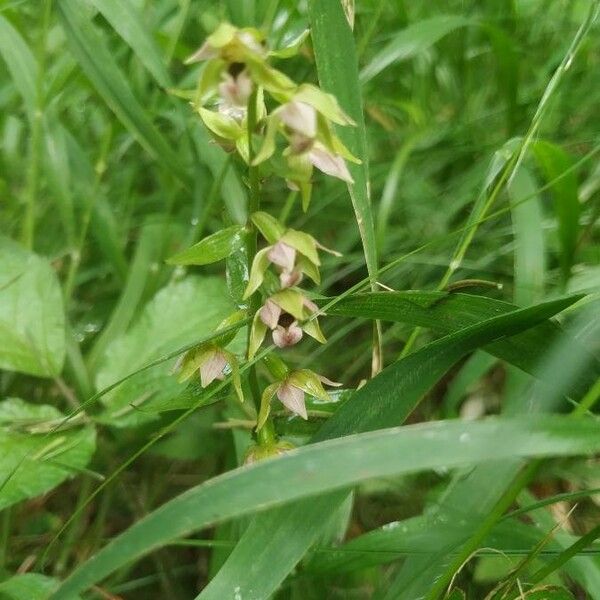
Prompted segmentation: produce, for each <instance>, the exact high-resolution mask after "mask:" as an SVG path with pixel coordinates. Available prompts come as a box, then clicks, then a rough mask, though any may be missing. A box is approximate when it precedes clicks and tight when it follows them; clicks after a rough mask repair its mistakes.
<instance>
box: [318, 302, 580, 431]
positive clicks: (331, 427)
mask: <svg viewBox="0 0 600 600" xmlns="http://www.w3.org/2000/svg"><path fill="white" fill-rule="evenodd" d="M575 300H577V297H576V296H572V297H570V298H569V297H567V298H563V299H560V300H555V301H552V302H546V303H543V304H539V305H537V306H534V307H531V308H525V309H518V310H514V311H511V312H508V313H506V314H503V315H499V316H496V317H492V318H489V319H487V320H485V321H482V322H480V323H477V324H475V325H471V326H470V327H466V328H464V329H460V330H458V331H456V332H455V333H452V334H450V335H448V336H446V337H443V338H440V339H439V340H436V341H435V342H432V343H431V344H428V345H427V346H425V347H424V348H422V349H421V350H419V351H417V352H414V353H413V354H409V355H408V356H406V357H405V358H404V359H403V360H399V361H397V362H395V363H392V364H391V365H390V366H388V367H386V368H385V369H384V370H383V371H382V372H381V373H380V374H379V375H378V376H377V377H374V378H373V379H371V380H370V381H368V382H367V383H366V384H365V385H364V386H363V387H362V388H361V389H360V390H358V391H357V392H356V393H355V394H354V395H353V396H352V398H351V399H350V400H349V401H348V402H346V404H344V405H343V406H341V407H340V408H339V410H338V411H337V413H336V415H335V418H332V419H330V420H329V421H327V423H325V425H323V427H322V428H321V430H320V432H319V434H318V437H319V439H328V438H332V437H337V436H339V435H348V434H349V433H355V432H359V431H369V430H372V429H378V428H381V427H385V426H386V425H387V424H389V423H390V422H391V423H402V422H404V420H405V419H406V417H408V415H409V414H410V412H411V411H412V410H413V409H414V407H415V405H416V401H415V399H414V398H415V395H416V398H417V401H418V399H420V398H421V397H422V396H423V394H425V392H427V390H428V389H429V388H430V387H431V385H432V384H433V383H434V382H435V381H437V380H438V379H439V378H440V377H441V376H442V375H443V374H444V373H445V372H446V371H447V370H448V369H449V368H450V367H451V366H452V365H453V364H455V363H456V362H457V361H458V359H459V358H461V357H462V356H465V355H466V354H468V353H469V352H471V351H473V350H475V349H476V348H480V347H482V346H485V345H487V344H488V342H490V341H491V340H494V339H496V340H497V339H498V338H500V337H508V336H511V335H516V334H518V333H520V332H522V331H523V330H526V329H529V328H531V327H533V326H535V325H537V324H538V323H541V322H542V321H545V320H546V319H548V318H550V317H552V316H553V315H555V314H556V313H558V312H560V311H562V310H564V309H565V308H567V307H568V306H570V305H571V304H573V302H575ZM500 331H502V332H503V334H502V335H500ZM407 378H408V382H407V381H406V379H407ZM402 385H410V395H408V394H406V395H403V394H401V393H400V389H401V386H402Z"/></svg>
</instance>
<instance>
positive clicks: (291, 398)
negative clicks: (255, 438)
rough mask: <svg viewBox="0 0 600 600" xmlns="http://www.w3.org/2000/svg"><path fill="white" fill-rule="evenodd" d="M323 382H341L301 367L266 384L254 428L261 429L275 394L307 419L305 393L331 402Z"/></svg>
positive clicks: (295, 412) (332, 384) (334, 383)
mask: <svg viewBox="0 0 600 600" xmlns="http://www.w3.org/2000/svg"><path fill="white" fill-rule="evenodd" d="M324 383H325V384H326V385H328V386H331V387H338V386H340V385H341V383H336V382H335V381H331V380H330V379H327V377H323V376H322V375H317V373H314V372H313V371H310V370H308V369H301V370H299V371H292V372H291V373H289V374H288V375H287V376H286V377H285V378H284V379H282V380H280V381H277V382H275V383H272V384H271V385H269V386H267V387H266V388H265V391H264V392H263V394H262V398H261V403H260V412H259V415H258V422H257V425H256V429H257V430H259V429H261V427H262V426H263V425H264V424H265V421H266V420H267V418H268V416H269V413H270V411H271V401H272V400H273V398H274V397H275V396H277V398H278V399H279V401H280V402H281V403H282V404H283V405H284V406H285V407H286V408H287V409H288V410H289V411H290V412H292V413H294V414H296V415H299V416H300V417H302V418H303V419H308V414H307V412H306V404H305V402H304V395H305V394H309V395H310V396H314V397H316V398H319V399H321V400H324V401H326V402H331V398H330V397H329V394H328V393H327V392H326V391H325V389H324V388H323V384H324Z"/></svg>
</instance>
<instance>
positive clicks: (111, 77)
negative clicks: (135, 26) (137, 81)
mask: <svg viewBox="0 0 600 600" xmlns="http://www.w3.org/2000/svg"><path fill="white" fill-rule="evenodd" d="M57 9H58V15H59V19H60V22H61V25H62V27H63V29H64V32H65V35H66V37H67V40H68V41H69V44H70V46H71V50H72V52H73V55H74V56H75V58H76V59H77V61H78V62H79V64H80V65H81V67H82V69H83V71H84V73H85V74H86V75H87V77H88V78H89V80H90V81H91V82H92V85H93V86H94V87H95V88H96V90H97V91H98V93H99V94H100V95H101V96H102V98H103V99H104V101H105V102H106V104H107V105H108V106H109V107H110V109H111V110H112V111H113V112H114V113H115V115H116V116H117V118H118V119H119V120H120V121H121V122H122V123H123V125H124V126H125V127H126V128H127V129H128V130H129V131H130V132H131V133H132V135H133V136H134V137H135V138H136V139H137V140H138V142H139V143H140V144H141V145H142V146H143V147H144V148H145V149H146V150H147V151H148V152H149V153H150V154H151V155H152V156H153V157H154V158H155V159H156V160H159V161H160V162H161V163H163V164H164V165H165V166H166V167H167V168H168V169H169V170H170V171H171V172H172V173H173V174H174V175H175V176H176V177H177V178H178V179H180V180H181V181H182V182H184V183H186V184H189V185H191V183H190V176H189V173H188V171H187V169H186V168H185V166H184V164H183V163H182V161H181V159H180V157H179V156H178V155H177V154H176V153H175V152H174V151H173V149H172V148H171V146H170V145H169V143H168V142H167V140H166V139H165V138H164V137H163V136H162V134H161V133H160V132H159V131H158V130H157V129H156V127H155V126H154V125H153V124H152V121H151V118H150V116H149V115H148V113H147V112H146V111H145V110H144V108H143V107H142V105H141V104H140V102H139V101H138V100H137V98H136V97H135V96H134V94H133V92H132V91H131V87H130V86H129V83H128V82H127V79H126V78H125V76H124V75H123V73H122V72H121V70H120V69H119V67H118V66H117V64H116V62H115V60H114V59H113V57H112V55H111V54H110V52H109V51H108V48H107V47H106V45H105V43H104V40H103V39H102V36H101V35H100V33H99V31H98V30H97V29H96V28H95V27H94V25H93V24H92V23H91V22H90V21H89V19H88V18H87V16H86V11H85V10H84V9H83V6H82V5H81V3H80V2H78V1H77V0H62V1H61V2H59V3H58V6H57Z"/></svg>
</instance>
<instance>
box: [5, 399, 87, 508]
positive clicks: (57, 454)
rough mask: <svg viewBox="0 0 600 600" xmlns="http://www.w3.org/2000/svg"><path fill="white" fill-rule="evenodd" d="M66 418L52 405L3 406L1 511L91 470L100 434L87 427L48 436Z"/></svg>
mask: <svg viewBox="0 0 600 600" xmlns="http://www.w3.org/2000/svg"><path fill="white" fill-rule="evenodd" d="M63 418H64V415H62V413H60V412H59V411H58V410H56V409H55V408H54V407H52V406H48V405H39V404H28V403H26V402H24V401H23V400H20V399H19V398H9V399H8V400H3V401H2V402H0V509H3V508H6V507H7V506H11V505H12V504H15V503H17V502H19V501H21V500H24V499H26V498H35V497H36V496H39V495H41V494H44V493H46V492H48V491H49V490H51V489H53V488H55V487H56V486H57V485H59V484H61V483H62V482H63V481H65V480H66V479H68V478H69V477H72V476H74V475H77V474H78V473H79V472H80V471H81V470H82V469H84V468H85V467H86V465H87V464H88V462H89V461H90V459H91V458H92V454H93V453H94V448H95V437H96V434H95V431H94V429H93V427H90V426H85V427H71V428H68V429H64V430H60V431H57V432H56V433H52V434H48V433H47V432H48V431H50V430H51V429H52V428H53V427H55V426H57V425H58V424H59V423H60V421H61V420H62V419H63Z"/></svg>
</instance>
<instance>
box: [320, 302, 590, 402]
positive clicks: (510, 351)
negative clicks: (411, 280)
mask: <svg viewBox="0 0 600 600" xmlns="http://www.w3.org/2000/svg"><path fill="white" fill-rule="evenodd" d="M515 308H516V307H515V305H514V304H509V303H508V302H503V301H501V300H494V299H492V298H486V297H485V296H475V295H471V294H459V293H456V294H455V293H447V292H420V291H409V292H382V293H370V294H357V295H355V296H350V297H348V298H344V299H343V300H341V301H340V302H338V303H337V304H335V305H334V306H332V307H330V308H328V309H327V313H328V314H330V315H335V314H337V315H344V316H348V317H363V318H367V319H381V320H382V321H397V322H402V323H409V324H410V325H417V326H419V327H428V328H431V329H433V330H434V331H438V332H440V333H450V332H453V331H459V330H460V329H462V328H463V327H468V326H469V325H473V324H475V323H478V322H480V321H483V320H485V319H489V318H490V317H492V316H494V315H499V314H503V313H509V312H510V311H512V310H515ZM559 341H560V343H561V344H564V345H565V346H566V347H568V348H569V354H571V355H572V356H575V357H578V360H580V361H581V362H582V363H585V364H587V365H589V368H588V369H587V372H584V373H582V375H581V377H580V378H577V380H576V381H573V382H572V383H571V387H570V388H569V390H567V391H568V394H569V396H571V397H572V398H574V399H578V398H581V397H583V396H584V395H585V393H586V392H587V390H588V388H589V387H590V386H591V385H593V384H594V382H595V381H596V379H597V378H598V377H600V364H599V363H598V360H597V359H595V358H594V356H593V355H592V354H590V353H589V352H588V351H587V349H586V348H585V347H583V346H581V345H579V344H577V343H576V342H575V341H574V340H572V339H571V338H570V337H569V336H567V335H565V334H564V332H562V331H561V329H560V327H559V326H558V325H556V324H555V323H551V322H549V323H541V324H540V325H538V326H536V327H534V328H531V329H530V330H528V331H525V332H523V333H521V334H519V335H515V336H513V337H511V338H509V339H506V340H499V341H496V342H493V343H492V344H489V345H487V346H486V347H485V350H486V351H487V352H489V353H490V354H492V355H494V356H496V357H498V358H501V359H502V360H505V361H506V362H508V363H510V364H512V365H514V366H516V367H519V368H520V369H521V370H523V371H526V372H528V373H531V374H533V373H534V372H535V368H536V366H537V365H538V363H539V359H540V356H543V354H544V352H545V351H546V350H547V349H548V348H549V347H550V346H551V345H552V344H554V343H558V342H559Z"/></svg>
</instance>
